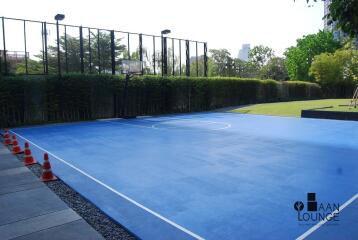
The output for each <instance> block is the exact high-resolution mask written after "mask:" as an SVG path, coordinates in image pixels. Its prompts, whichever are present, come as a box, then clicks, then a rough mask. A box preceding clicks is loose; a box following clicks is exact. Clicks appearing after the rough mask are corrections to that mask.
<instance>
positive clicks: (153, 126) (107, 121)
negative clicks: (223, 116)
mask: <svg viewBox="0 0 358 240" xmlns="http://www.w3.org/2000/svg"><path fill="white" fill-rule="evenodd" d="M120 119H121V118H119V119H118V120H120ZM172 119H174V120H173V121H171V120H166V121H165V120H164V121H165V122H161V123H156V124H153V125H151V126H150V127H148V126H144V125H140V124H131V123H123V122H121V121H113V120H115V119H108V120H107V119H100V120H97V121H100V122H105V123H111V124H122V125H129V126H136V127H142V128H150V129H156V130H170V129H176V128H179V127H180V126H179V127H170V128H165V127H163V128H161V127H157V126H158V125H162V124H166V123H170V122H175V121H176V120H182V121H192V122H199V123H206V124H207V125H208V124H221V125H226V126H224V127H221V128H215V129H206V130H210V131H218V130H224V129H228V128H231V124H230V123H225V122H214V121H199V120H193V119H185V118H172ZM144 120H146V119H144ZM147 122H150V121H148V120H147Z"/></svg>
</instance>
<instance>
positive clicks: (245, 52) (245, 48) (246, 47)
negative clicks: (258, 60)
mask: <svg viewBox="0 0 358 240" xmlns="http://www.w3.org/2000/svg"><path fill="white" fill-rule="evenodd" d="M249 53H250V44H248V43H246V44H242V47H241V49H240V51H239V59H241V60H243V61H246V62H247V61H249Z"/></svg>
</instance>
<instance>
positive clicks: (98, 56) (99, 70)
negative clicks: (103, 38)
mask: <svg viewBox="0 0 358 240" xmlns="http://www.w3.org/2000/svg"><path fill="white" fill-rule="evenodd" d="M99 34H100V31H99V29H97V52H98V53H97V58H98V73H99V74H101V48H100V37H99Z"/></svg>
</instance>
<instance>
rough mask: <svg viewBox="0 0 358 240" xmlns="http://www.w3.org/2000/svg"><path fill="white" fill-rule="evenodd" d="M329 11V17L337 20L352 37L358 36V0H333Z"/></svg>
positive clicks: (338, 24) (340, 26)
mask: <svg viewBox="0 0 358 240" xmlns="http://www.w3.org/2000/svg"><path fill="white" fill-rule="evenodd" d="M309 1H310V0H307V3H308V2H309ZM313 1H315V2H317V0H313ZM323 1H325V0H323ZM329 12H330V13H329V14H328V16H325V17H326V18H327V19H329V20H333V21H335V22H336V23H337V27H338V28H340V29H342V31H343V32H345V33H347V34H349V35H350V36H351V37H357V36H358V14H357V13H358V0H331V3H330V5H329Z"/></svg>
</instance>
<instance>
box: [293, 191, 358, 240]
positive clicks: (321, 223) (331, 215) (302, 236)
mask: <svg viewBox="0 0 358 240" xmlns="http://www.w3.org/2000/svg"><path fill="white" fill-rule="evenodd" d="M356 199H358V193H357V194H356V195H354V196H353V197H351V198H350V199H349V200H348V201H347V202H345V203H344V204H343V205H342V206H340V207H339V209H336V210H335V211H333V212H331V214H329V215H328V216H327V217H326V218H324V219H323V220H322V221H320V222H319V223H317V224H316V225H314V226H313V227H311V228H310V229H308V230H307V232H305V233H303V234H302V235H301V236H299V237H298V238H296V240H303V239H305V238H306V237H308V236H309V235H311V234H312V233H313V232H314V231H316V230H317V229H318V228H320V227H321V226H322V225H323V224H325V223H326V222H328V221H329V220H330V219H331V218H333V217H334V215H335V214H338V213H339V212H340V211H342V210H343V209H344V208H346V207H347V206H348V205H349V204H351V203H353V202H354V201H355V200H356Z"/></svg>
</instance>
